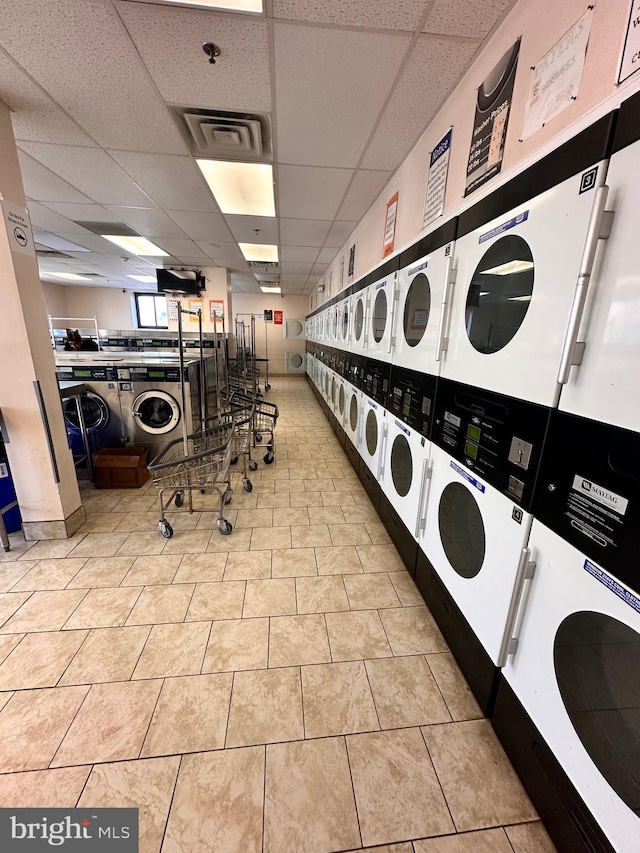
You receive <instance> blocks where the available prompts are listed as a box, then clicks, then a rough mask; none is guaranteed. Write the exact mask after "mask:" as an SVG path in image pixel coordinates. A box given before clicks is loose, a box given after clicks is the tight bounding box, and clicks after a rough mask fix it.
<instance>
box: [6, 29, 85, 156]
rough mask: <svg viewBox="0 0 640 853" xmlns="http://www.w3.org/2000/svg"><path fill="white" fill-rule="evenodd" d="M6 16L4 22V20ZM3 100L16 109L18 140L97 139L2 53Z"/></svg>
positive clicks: (75, 141) (68, 141)
mask: <svg viewBox="0 0 640 853" xmlns="http://www.w3.org/2000/svg"><path fill="white" fill-rule="evenodd" d="M4 17H6V15H4V16H3V23H4ZM0 100H2V101H4V102H5V104H7V106H9V107H11V109H12V110H14V113H13V115H12V116H11V121H12V123H13V132H14V134H15V137H16V139H29V140H31V141H33V142H59V143H63V144H65V145H93V144H95V143H93V141H92V140H91V139H90V137H88V136H87V135H86V133H85V132H84V131H83V130H82V129H81V128H80V127H78V125H77V124H76V123H75V122H74V121H73V119H71V118H69V116H68V115H66V114H65V113H64V111H63V110H61V109H60V107H59V106H58V105H57V104H56V103H55V102H54V101H53V100H52V99H51V98H50V97H49V96H48V95H47V94H46V93H45V92H43V91H42V89H41V88H40V87H39V86H38V85H37V84H36V83H34V82H33V80H31V78H30V77H29V76H28V75H27V74H25V72H24V71H23V70H22V69H21V68H20V67H19V66H18V65H17V64H16V63H15V62H14V61H13V60H12V59H11V58H10V57H9V56H7V55H6V54H5V53H2V52H0Z"/></svg>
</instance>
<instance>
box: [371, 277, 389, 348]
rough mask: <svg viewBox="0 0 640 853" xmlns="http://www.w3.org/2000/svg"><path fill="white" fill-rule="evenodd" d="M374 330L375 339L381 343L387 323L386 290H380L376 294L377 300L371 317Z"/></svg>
mask: <svg viewBox="0 0 640 853" xmlns="http://www.w3.org/2000/svg"><path fill="white" fill-rule="evenodd" d="M371 325H372V331H373V339H374V341H375V342H376V343H380V341H381V340H382V336H383V335H384V329H385V326H386V325H387V294H386V293H385V292H384V290H379V291H378V295H377V296H376V301H375V302H374V303H373V317H372V318H371Z"/></svg>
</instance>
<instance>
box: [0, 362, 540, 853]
mask: <svg viewBox="0 0 640 853" xmlns="http://www.w3.org/2000/svg"><path fill="white" fill-rule="evenodd" d="M269 398H270V400H272V401H274V402H277V403H278V405H279V406H280V412H281V416H280V419H279V422H278V428H277V446H276V451H277V455H276V462H275V464H274V465H273V466H270V467H267V466H266V465H264V464H263V463H262V461H261V456H262V453H260V454H259V455H258V457H257V458H258V459H259V460H260V467H259V470H258V471H256V472H255V474H253V475H252V480H253V484H254V489H253V491H252V492H251V493H250V494H244V493H243V492H242V491H241V490H236V493H235V494H234V499H233V502H232V504H231V505H230V507H229V511H228V518H229V520H230V521H231V522H232V523H233V524H234V531H233V533H232V534H231V536H221V535H220V534H219V532H218V530H217V528H216V524H215V514H214V512H213V511H212V510H213V506H212V504H211V502H210V499H209V498H206V497H205V498H203V497H201V496H200V495H198V497H197V500H196V508H197V511H196V512H195V513H194V514H193V515H191V516H190V515H188V514H177V513H174V514H173V515H172V524H173V526H174V529H175V535H174V537H173V538H172V539H171V540H166V539H163V538H162V536H161V535H160V533H159V532H158V530H157V519H158V514H157V508H156V492H155V488H154V486H153V484H152V483H147V484H146V485H145V486H144V487H143V488H142V489H140V490H137V491H136V492H131V491H95V490H93V489H89V488H87V489H85V490H83V497H84V503H85V507H86V510H87V517H88V520H87V523H86V524H85V525H84V527H83V528H82V529H81V530H80V531H78V533H77V535H76V536H74V537H73V539H70V540H67V541H64V542H38V543H36V544H32V543H25V542H24V540H22V539H21V538H20V537H19V536H14V537H12V538H13V549H12V551H11V552H9V553H6V554H0V806H14V807H19V806H42V807H45V806H58V807H71V806H75V805H76V804H79V805H82V806H95V807H99V806H136V807H138V808H139V809H140V826H141V844H140V849H141V851H143V853H158V851H163V853H174V852H175V853H178V851H180V853H200V851H201V852H202V853H205V851H207V853H208V851H212V853H253V851H265V853H298V851H299V853H330V851H354V850H361V849H363V848H365V849H375V850H377V851H378V853H510V852H511V853H552V851H553V850H554V848H553V845H552V844H551V843H550V841H549V839H548V836H547V835H546V833H545V831H544V828H543V827H542V824H541V823H540V822H539V820H537V815H536V813H535V811H534V809H533V807H532V806H531V803H530V802H529V800H528V799H527V796H526V795H525V793H524V790H523V788H522V786H521V784H520V782H519V780H518V778H517V777H516V775H515V773H514V771H513V769H512V767H511V766H510V764H509V762H508V760H507V758H506V757H505V755H504V753H503V751H502V749H501V747H500V746H499V744H498V743H497V741H496V738H495V737H494V735H493V733H492V729H491V726H490V724H489V722H488V721H487V720H484V719H482V715H481V713H480V712H479V709H478V707H477V705H476V703H475V701H474V699H473V697H472V695H471V693H470V691H469V689H468V687H467V685H466V683H465V681H464V679H463V678H462V676H461V674H460V671H459V670H458V668H457V666H456V664H455V662H454V660H453V658H452V656H451V654H450V653H449V651H448V648H447V646H446V644H445V642H444V640H443V638H442V636H441V634H440V632H439V630H438V628H437V626H436V624H435V623H434V621H433V619H432V618H431V615H430V614H429V612H428V610H427V609H426V608H425V607H424V605H423V602H422V599H421V597H420V594H419V593H418V591H417V589H416V587H415V585H414V583H413V581H412V579H411V577H410V576H409V574H408V573H407V572H406V571H405V569H404V566H403V564H402V563H401V561H400V559H399V557H398V555H397V553H396V551H395V548H394V547H393V545H392V544H391V543H390V540H389V538H388V537H387V534H386V532H385V530H384V527H383V526H382V525H381V524H380V521H379V519H378V517H377V515H376V513H375V511H374V510H373V507H372V506H371V503H370V502H369V500H368V498H367V496H366V494H365V492H364V490H363V489H362V487H361V485H360V482H359V480H358V479H357V477H356V476H355V473H354V472H353V470H352V468H351V466H350V464H349V462H348V461H347V458H346V456H345V454H344V452H343V451H342V449H341V448H340V446H339V444H338V442H337V441H336V439H335V437H334V435H333V433H332V431H331V429H330V427H329V425H328V423H327V421H326V420H325V418H324V416H323V414H322V412H321V410H320V408H319V406H318V404H317V402H316V400H315V398H314V397H313V394H312V392H311V390H310V388H309V387H308V385H307V384H306V382H305V380H304V379H302V378H299V377H296V378H275V379H274V380H273V389H272V391H271V392H270V395H269Z"/></svg>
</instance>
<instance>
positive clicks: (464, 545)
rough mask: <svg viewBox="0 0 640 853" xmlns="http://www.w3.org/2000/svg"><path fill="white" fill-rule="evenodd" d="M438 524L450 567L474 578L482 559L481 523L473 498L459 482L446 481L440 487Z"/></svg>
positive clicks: (464, 575) (483, 543) (467, 576)
mask: <svg viewBox="0 0 640 853" xmlns="http://www.w3.org/2000/svg"><path fill="white" fill-rule="evenodd" d="M438 527H439V529H440V539H441V541H442V547H443V548H444V553H445V554H446V555H447V559H448V560H449V562H450V563H451V565H452V567H453V568H454V569H455V571H456V572H457V573H458V574H459V575H461V576H462V577H463V578H474V577H475V576H476V575H477V574H478V572H479V571H480V569H481V568H482V562H483V560H484V551H485V537H484V524H483V522H482V515H481V514H480V510H479V508H478V504H477V503H476V500H475V498H474V497H473V495H472V494H471V492H470V491H469V489H467V488H465V487H464V486H463V485H462V484H461V483H449V485H448V486H446V487H445V489H444V490H443V492H442V496H441V497H440V506H439V508H438Z"/></svg>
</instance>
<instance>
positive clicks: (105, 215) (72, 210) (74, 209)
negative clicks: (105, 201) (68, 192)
mask: <svg viewBox="0 0 640 853" xmlns="http://www.w3.org/2000/svg"><path fill="white" fill-rule="evenodd" d="M46 206H47V207H49V208H51V210H55V212H56V213H59V214H60V216H65V217H66V218H67V219H70V220H71V221H72V222H107V223H109V222H111V223H117V224H119V225H121V224H122V220H121V219H119V218H118V217H117V216H116V215H115V214H114V213H111V211H110V210H107V209H106V208H104V207H102V206H101V205H99V204H66V203H64V202H57V201H48V202H47V205H46Z"/></svg>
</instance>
